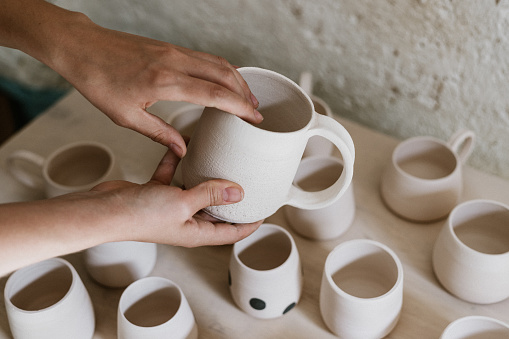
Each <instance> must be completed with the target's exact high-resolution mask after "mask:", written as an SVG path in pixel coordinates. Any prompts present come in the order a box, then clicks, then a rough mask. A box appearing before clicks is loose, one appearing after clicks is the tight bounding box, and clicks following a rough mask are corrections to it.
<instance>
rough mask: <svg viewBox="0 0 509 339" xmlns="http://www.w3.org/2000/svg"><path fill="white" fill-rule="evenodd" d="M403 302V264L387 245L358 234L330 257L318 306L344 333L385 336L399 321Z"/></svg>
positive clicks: (365, 337)
mask: <svg viewBox="0 0 509 339" xmlns="http://www.w3.org/2000/svg"><path fill="white" fill-rule="evenodd" d="M402 305H403V266H402V265H401V262H400V260H399V258H398V257H397V256H396V254H395V253H394V252H393V251H392V250H391V249H390V248H388V247H387V246H385V245H384V244H381V243H379V242H376V241H372V240H367V239H356V240H350V241H346V242H343V243H341V244H339V245H338V246H336V247H335V248H334V249H333V250H332V251H331V252H330V253H329V255H328V256H327V260H326V262H325V268H324V271H323V276H322V285H321V288H320V311H321V314H322V318H323V320H324V322H325V324H326V325H327V327H328V328H329V329H330V330H331V331H332V332H333V333H334V334H335V335H337V336H339V337H341V338H363V339H370V338H383V337H385V336H386V335H387V334H389V332H391V331H392V329H393V328H394V327H395V326H396V324H397V322H398V320H399V316H400V313H401V308H402Z"/></svg>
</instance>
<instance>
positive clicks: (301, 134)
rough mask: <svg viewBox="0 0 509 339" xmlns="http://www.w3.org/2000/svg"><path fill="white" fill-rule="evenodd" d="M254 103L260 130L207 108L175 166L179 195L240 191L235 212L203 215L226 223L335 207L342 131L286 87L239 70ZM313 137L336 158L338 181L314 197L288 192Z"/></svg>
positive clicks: (349, 156)
mask: <svg viewBox="0 0 509 339" xmlns="http://www.w3.org/2000/svg"><path fill="white" fill-rule="evenodd" d="M239 72H240V74H241V75H242V76H243V77H244V79H245V80H246V82H247V83H248V85H249V86H250V88H251V91H252V92H253V94H254V95H255V96H256V97H257V98H258V101H259V102H260V106H259V108H258V109H259V111H260V113H261V114H262V115H263V116H264V120H263V122H262V123H260V124H258V125H256V126H255V125H251V124H249V123H247V122H246V121H244V120H242V119H240V118H239V117H237V116H234V115H232V114H229V113H225V112H223V111H220V110H218V109H215V108H210V107H207V108H205V110H204V111H203V114H202V116H201V118H200V121H199V122H198V125H197V126H196V130H195V132H194V134H193V137H192V138H191V141H190V143H189V147H188V151H187V154H186V156H185V157H184V159H183V160H182V174H183V179H184V185H185V187H186V188H192V187H194V186H196V185H198V184H199V183H201V182H204V181H206V180H209V179H212V178H221V179H227V180H230V181H233V182H236V183H238V184H239V185H241V186H242V187H243V189H244V199H243V200H242V201H241V202H239V203H236V204H230V205H222V206H211V207H208V208H206V209H205V211H206V212H207V213H209V214H210V215H212V216H214V217H216V218H218V219H221V220H225V221H229V222H234V223H246V222H254V221H257V220H261V219H264V218H266V217H269V216H271V215H272V214H273V213H274V212H276V211H277V210H278V209H279V208H280V207H281V206H283V205H292V206H295V207H299V208H310V209H311V208H322V207H325V206H327V205H330V204H332V203H333V202H334V201H336V200H337V199H338V198H339V197H340V196H341V195H342V194H343V193H344V192H345V191H346V189H347V188H348V186H349V185H350V183H351V181H352V176H353V164H354V158H355V150H354V145H353V141H352V139H351V137H350V135H349V134H348V132H347V131H346V129H345V128H344V127H343V126H342V125H341V124H339V123H338V122H337V121H336V120H334V119H332V118H329V117H326V116H323V115H321V114H318V113H316V112H315V111H314V107H313V103H312V101H311V99H310V98H309V96H308V95H307V94H306V93H305V92H304V91H303V90H302V89H301V88H300V87H299V86H298V85H297V84H296V83H294V82H293V81H291V80H290V79H288V78H286V77H284V76H282V75H280V74H278V73H275V72H272V71H269V70H265V69H260V68H255V67H246V68H240V69H239ZM314 135H321V136H323V137H325V138H327V139H329V140H330V141H332V142H333V143H334V144H335V145H336V147H337V148H338V149H339V151H340V152H341V155H342V157H343V159H344V168H345V170H344V171H343V173H342V175H341V177H340V178H339V179H338V181H337V182H336V183H335V184H334V185H332V186H331V187H329V188H328V189H326V190H323V191H320V192H304V191H302V190H301V189H299V188H298V187H296V186H294V185H292V181H293V178H294V176H295V173H296V172H297V168H298V166H299V163H300V160H301V158H302V155H303V152H304V148H305V147H306V144H307V141H308V139H309V138H310V137H312V136H314Z"/></svg>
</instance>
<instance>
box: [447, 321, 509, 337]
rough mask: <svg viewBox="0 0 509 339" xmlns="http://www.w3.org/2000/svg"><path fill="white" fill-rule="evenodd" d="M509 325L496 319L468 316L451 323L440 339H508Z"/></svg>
mask: <svg viewBox="0 0 509 339" xmlns="http://www.w3.org/2000/svg"><path fill="white" fill-rule="evenodd" d="M507 338H509V325H508V324H506V323H504V322H502V321H500V320H498V319H494V318H490V317H484V316H467V317H463V318H459V319H456V320H455V321H453V322H452V323H450V324H449V325H448V326H447V327H446V329H445V330H444V332H442V335H441V336H440V339H507Z"/></svg>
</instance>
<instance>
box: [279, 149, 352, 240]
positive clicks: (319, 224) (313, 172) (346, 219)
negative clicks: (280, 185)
mask: <svg viewBox="0 0 509 339" xmlns="http://www.w3.org/2000/svg"><path fill="white" fill-rule="evenodd" d="M342 171H343V161H342V160H341V159H339V158H337V157H334V156H331V155H329V156H327V155H314V156H309V157H306V158H304V159H303V160H302V161H301V163H300V165H299V169H298V170H297V174H296V175H295V179H294V185H296V186H297V187H300V188H301V189H303V190H305V191H319V190H324V189H326V188H327V187H329V186H331V185H332V184H333V183H334V182H335V181H336V180H337V179H338V178H339V176H340V175H341V172H342ZM284 212H285V216H286V220H287V221H288V224H289V225H290V227H291V228H292V229H293V230H294V231H295V232H297V233H299V234H300V235H302V236H304V237H307V238H310V239H313V240H327V239H333V238H337V237H339V236H340V235H341V234H343V233H344V232H346V230H348V228H349V227H350V225H351V224H352V222H353V219H354V217H355V199H354V193H353V183H352V184H351V185H350V187H348V189H347V190H346V192H345V194H343V195H342V196H341V197H340V198H339V199H338V200H337V201H336V202H334V203H333V204H332V205H329V206H327V207H324V208H319V209H315V210H306V209H301V208H296V207H293V206H285V207H284Z"/></svg>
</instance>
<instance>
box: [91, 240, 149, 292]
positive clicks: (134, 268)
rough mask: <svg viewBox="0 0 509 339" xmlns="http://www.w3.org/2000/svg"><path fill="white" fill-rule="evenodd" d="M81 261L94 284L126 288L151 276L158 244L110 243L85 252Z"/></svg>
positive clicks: (135, 242)
mask: <svg viewBox="0 0 509 339" xmlns="http://www.w3.org/2000/svg"><path fill="white" fill-rule="evenodd" d="M83 257H84V261H85V267H86V269H87V271H88V273H89V274H90V275H91V276H92V278H94V280H95V281H97V282H98V283H100V284H102V285H105V286H109V287H125V286H127V285H129V284H131V283H132V282H134V281H136V280H138V279H141V278H144V277H146V276H147V275H149V274H150V272H152V270H153V269H154V266H155V264H156V260H157V244H154V243H148V242H138V241H119V242H109V243H105V244H101V245H98V246H94V247H91V248H88V249H87V250H85V251H84V252H83Z"/></svg>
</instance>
